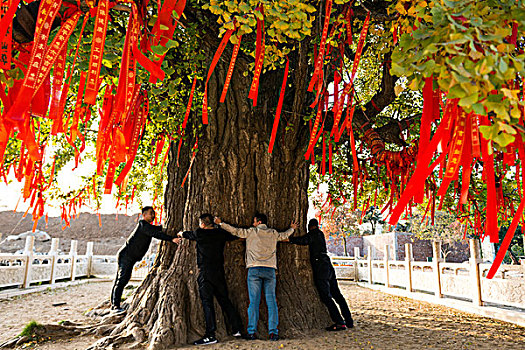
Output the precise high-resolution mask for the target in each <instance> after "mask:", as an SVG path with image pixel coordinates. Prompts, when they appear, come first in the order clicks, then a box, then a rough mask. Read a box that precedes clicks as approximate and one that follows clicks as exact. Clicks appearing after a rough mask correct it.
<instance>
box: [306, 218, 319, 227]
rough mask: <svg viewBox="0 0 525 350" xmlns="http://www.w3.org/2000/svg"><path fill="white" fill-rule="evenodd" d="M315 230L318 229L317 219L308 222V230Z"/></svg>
mask: <svg viewBox="0 0 525 350" xmlns="http://www.w3.org/2000/svg"><path fill="white" fill-rule="evenodd" d="M310 227H311V228H315V227H319V221H318V220H317V219H310V221H308V228H310Z"/></svg>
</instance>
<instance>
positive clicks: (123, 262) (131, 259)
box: [111, 206, 177, 312]
mask: <svg viewBox="0 0 525 350" xmlns="http://www.w3.org/2000/svg"><path fill="white" fill-rule="evenodd" d="M142 218H143V219H142V220H140V221H139V223H138V224H137V226H136V227H135V230H133V233H131V235H130V236H129V237H128V239H127V241H126V244H124V246H123V247H122V248H120V250H119V251H118V253H117V255H118V260H117V261H118V272H117V277H116V278H115V283H114V284H113V290H112V291H111V309H112V310H116V311H119V312H120V311H124V310H123V309H122V308H121V307H120V299H121V297H122V291H123V290H124V287H125V286H126V284H128V282H129V280H130V278H131V273H132V272H133V265H135V263H136V262H137V261H140V260H141V259H142V257H143V256H144V255H145V254H146V252H147V251H148V248H149V245H150V243H151V238H152V237H155V238H157V239H162V240H164V241H171V242H173V243H176V242H177V238H176V237H171V236H168V235H167V234H165V233H163V232H162V226H156V225H152V224H151V223H152V222H153V220H155V210H153V207H150V206H147V207H144V208H142Z"/></svg>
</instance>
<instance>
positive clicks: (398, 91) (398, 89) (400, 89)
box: [394, 85, 405, 96]
mask: <svg viewBox="0 0 525 350" xmlns="http://www.w3.org/2000/svg"><path fill="white" fill-rule="evenodd" d="M403 90H405V88H404V87H403V86H402V85H396V86H395V87H394V93H395V94H396V96H399V94H401V93H402V92H403Z"/></svg>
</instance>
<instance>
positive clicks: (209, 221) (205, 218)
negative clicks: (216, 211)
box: [199, 213, 213, 226]
mask: <svg viewBox="0 0 525 350" xmlns="http://www.w3.org/2000/svg"><path fill="white" fill-rule="evenodd" d="M199 220H200V221H202V222H203V223H204V225H206V226H211V225H213V215H211V214H209V213H206V214H202V215H201V216H199Z"/></svg>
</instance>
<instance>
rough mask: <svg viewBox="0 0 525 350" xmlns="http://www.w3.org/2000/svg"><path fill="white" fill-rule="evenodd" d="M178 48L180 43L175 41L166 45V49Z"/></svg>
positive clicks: (170, 41)
mask: <svg viewBox="0 0 525 350" xmlns="http://www.w3.org/2000/svg"><path fill="white" fill-rule="evenodd" d="M178 46H179V43H178V42H177V41H174V40H168V42H167V43H166V47H167V48H168V49H171V48H172V47H178Z"/></svg>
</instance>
